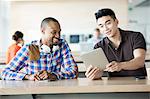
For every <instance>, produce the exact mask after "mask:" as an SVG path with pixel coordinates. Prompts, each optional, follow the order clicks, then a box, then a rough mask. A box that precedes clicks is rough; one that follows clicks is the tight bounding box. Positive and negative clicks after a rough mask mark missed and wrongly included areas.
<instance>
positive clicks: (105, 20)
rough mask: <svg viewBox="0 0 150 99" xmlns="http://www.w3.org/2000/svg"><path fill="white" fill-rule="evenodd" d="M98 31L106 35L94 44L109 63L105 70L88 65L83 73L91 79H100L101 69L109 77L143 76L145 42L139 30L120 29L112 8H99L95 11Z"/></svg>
mask: <svg viewBox="0 0 150 99" xmlns="http://www.w3.org/2000/svg"><path fill="white" fill-rule="evenodd" d="M95 17H96V21H97V24H98V27H99V29H100V32H101V33H103V34H104V35H106V37H105V38H103V40H101V41H100V42H98V43H97V44H96V45H95V47H94V48H95V49H96V48H99V47H100V48H102V49H103V51H104V53H105V55H106V57H107V58H108V61H109V64H107V65H106V69H105V70H101V68H98V67H96V66H89V68H88V69H87V71H86V73H85V75H86V77H87V78H90V79H92V80H94V79H100V78H101V76H102V74H103V71H107V72H108V74H109V76H110V77H119V76H120V77H126V76H133V77H145V76H146V75H147V74H146V68H145V54H146V42H145V39H144V37H143V35H142V34H141V33H140V32H134V31H128V30H122V29H120V28H118V23H119V21H118V19H117V18H116V15H115V13H114V11H113V10H111V9H109V8H104V9H100V10H99V11H98V12H97V13H95Z"/></svg>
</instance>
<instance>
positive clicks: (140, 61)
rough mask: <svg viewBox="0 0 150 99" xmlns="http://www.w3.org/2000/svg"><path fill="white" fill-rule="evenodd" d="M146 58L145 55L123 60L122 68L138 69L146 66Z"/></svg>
mask: <svg viewBox="0 0 150 99" xmlns="http://www.w3.org/2000/svg"><path fill="white" fill-rule="evenodd" d="M144 63H145V58H144V57H137V58H134V59H132V60H130V61H126V62H121V68H122V69H123V70H136V69H138V68H141V67H143V66H144Z"/></svg>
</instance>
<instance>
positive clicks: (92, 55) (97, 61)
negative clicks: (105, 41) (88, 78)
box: [80, 48, 109, 69]
mask: <svg viewBox="0 0 150 99" xmlns="http://www.w3.org/2000/svg"><path fill="white" fill-rule="evenodd" d="M80 58H81V60H82V61H83V63H84V64H85V66H86V68H88V67H89V66H90V65H92V66H97V67H100V68H101V69H105V67H106V65H107V64H108V63H109V62H108V60H107V57H106V56H105V53H104V52H103V50H102V48H97V49H94V50H92V51H89V52H87V53H84V54H82V55H81V56H80Z"/></svg>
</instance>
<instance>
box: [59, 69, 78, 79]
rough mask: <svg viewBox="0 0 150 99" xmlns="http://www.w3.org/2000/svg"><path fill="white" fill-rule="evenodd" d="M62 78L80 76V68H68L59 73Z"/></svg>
mask: <svg viewBox="0 0 150 99" xmlns="http://www.w3.org/2000/svg"><path fill="white" fill-rule="evenodd" d="M59 76H60V79H74V78H77V77H78V70H77V69H75V70H72V69H71V70H67V71H64V72H60V73H59Z"/></svg>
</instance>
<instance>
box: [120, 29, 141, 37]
mask: <svg viewBox="0 0 150 99" xmlns="http://www.w3.org/2000/svg"><path fill="white" fill-rule="evenodd" d="M120 32H121V33H123V34H124V35H129V36H135V35H142V33H141V32H138V31H132V30H121V29H120Z"/></svg>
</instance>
